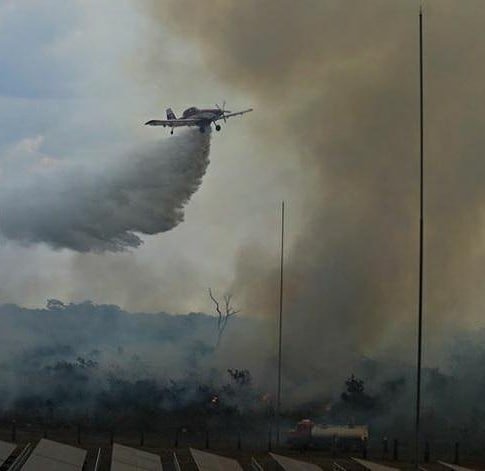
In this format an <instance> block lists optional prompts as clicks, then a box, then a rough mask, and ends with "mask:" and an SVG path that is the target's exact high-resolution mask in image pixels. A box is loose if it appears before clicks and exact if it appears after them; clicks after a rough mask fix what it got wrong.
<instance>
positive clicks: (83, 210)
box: [0, 131, 210, 252]
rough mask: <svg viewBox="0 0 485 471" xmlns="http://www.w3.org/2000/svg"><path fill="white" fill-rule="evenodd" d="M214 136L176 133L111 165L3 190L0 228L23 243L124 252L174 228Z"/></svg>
mask: <svg viewBox="0 0 485 471" xmlns="http://www.w3.org/2000/svg"><path fill="white" fill-rule="evenodd" d="M209 148H210V135H209V134H207V135H202V134H200V133H199V132H194V131H189V132H181V133H180V134H179V135H177V136H174V137H171V138H170V139H164V140H161V141H157V142H155V143H152V144H145V145H144V146H142V147H140V148H137V149H134V150H132V151H131V152H126V153H125V154H124V155H120V156H119V157H117V158H116V159H112V160H111V161H110V162H109V163H108V164H106V163H103V162H102V160H101V159H100V162H95V163H93V162H91V163H90V164H87V165H77V166H75V165H69V164H67V165H66V164H62V163H60V164H59V165H55V166H51V167H50V168H49V169H48V170H44V171H42V172H34V173H32V174H31V175H30V176H29V177H28V178H26V179H22V180H21V181H20V182H19V181H15V184H9V183H8V182H7V183H6V185H5V186H4V187H3V188H2V190H1V191H0V214H1V218H0V230H1V233H2V234H3V235H4V236H5V237H7V238H9V239H13V240H16V241H20V242H22V243H27V244H32V243H39V242H44V243H47V244H49V245H50V246H52V247H54V248H58V249H60V248H68V249H72V250H75V251H78V252H89V251H97V252H99V251H122V250H125V249H128V248H135V247H138V246H139V245H140V244H142V240H141V238H140V237H139V236H138V235H137V234H138V233H142V234H158V233H160V232H165V231H169V230H171V229H173V228H174V227H175V226H177V225H178V224H180V223H181V222H182V221H183V219H184V206H185V205H186V204H187V203H188V201H189V199H190V197H191V196H192V194H193V193H194V192H195V191H197V189H198V187H199V186H200V184H201V181H202V177H203V176H204V174H205V172H206V169H207V165H208V164H209Z"/></svg>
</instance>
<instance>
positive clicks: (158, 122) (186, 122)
mask: <svg viewBox="0 0 485 471" xmlns="http://www.w3.org/2000/svg"><path fill="white" fill-rule="evenodd" d="M198 123H199V120H195V119H152V120H150V121H147V122H146V123H145V125H146V126H170V127H179V126H197V124H198Z"/></svg>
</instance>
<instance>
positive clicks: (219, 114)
mask: <svg viewBox="0 0 485 471" xmlns="http://www.w3.org/2000/svg"><path fill="white" fill-rule="evenodd" d="M225 105H226V102H224V103H223V105H222V108H221V107H220V106H219V105H216V108H205V109H199V108H196V107H195V106H192V107H191V108H187V109H186V110H185V111H184V112H183V113H182V117H181V118H177V116H175V113H174V112H173V111H172V108H168V109H167V119H161V120H159V119H152V120H150V121H147V122H146V123H145V124H146V125H148V126H163V127H165V126H168V127H169V128H171V130H170V134H173V129H174V128H178V127H182V126H198V127H199V131H200V132H202V133H204V132H205V131H206V130H207V129H208V128H210V126H211V124H212V123H215V128H216V131H220V130H221V125H220V124H218V123H217V121H220V120H221V119H223V120H224V122H226V120H227V118H232V117H233V116H240V115H243V114H246V113H249V112H250V111H253V109H252V108H249V109H247V110H242V111H237V112H235V113H233V112H232V111H229V110H226V109H225Z"/></svg>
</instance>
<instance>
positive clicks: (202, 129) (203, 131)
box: [199, 126, 205, 134]
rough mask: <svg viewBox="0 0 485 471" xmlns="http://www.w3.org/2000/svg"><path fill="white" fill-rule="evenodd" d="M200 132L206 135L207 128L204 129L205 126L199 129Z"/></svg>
mask: <svg viewBox="0 0 485 471" xmlns="http://www.w3.org/2000/svg"><path fill="white" fill-rule="evenodd" d="M199 131H200V132H201V133H202V134H204V133H205V128H204V127H203V126H201V127H200V128H199Z"/></svg>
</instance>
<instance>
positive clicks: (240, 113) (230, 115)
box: [214, 108, 253, 121]
mask: <svg viewBox="0 0 485 471" xmlns="http://www.w3.org/2000/svg"><path fill="white" fill-rule="evenodd" d="M250 111H253V109H252V108H248V109H247V110H242V111H237V112H236V113H230V114H226V115H225V116H221V117H220V118H217V119H215V120H214V121H219V120H221V119H224V118H226V119H227V118H232V117H233V116H241V115H243V114H246V113H249V112H250Z"/></svg>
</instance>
